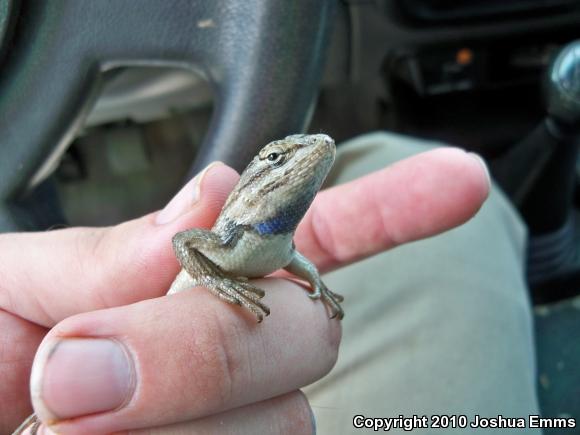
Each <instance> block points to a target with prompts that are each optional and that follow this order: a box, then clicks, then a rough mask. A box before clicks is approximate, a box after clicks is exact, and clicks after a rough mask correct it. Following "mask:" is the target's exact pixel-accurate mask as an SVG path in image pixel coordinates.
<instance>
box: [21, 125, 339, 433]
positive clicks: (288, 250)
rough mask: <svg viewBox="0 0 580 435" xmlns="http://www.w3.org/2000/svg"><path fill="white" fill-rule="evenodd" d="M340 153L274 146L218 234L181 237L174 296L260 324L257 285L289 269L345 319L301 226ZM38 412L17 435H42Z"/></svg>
mask: <svg viewBox="0 0 580 435" xmlns="http://www.w3.org/2000/svg"><path fill="white" fill-rule="evenodd" d="M335 153H336V146H335V144H334V140H333V139H332V138H330V136H327V135H325V134H316V135H304V134H298V135H291V136H287V137H285V138H284V139H281V140H276V141H273V142H270V143H269V144H267V145H266V146H265V147H264V148H262V149H261V150H260V152H259V153H258V154H257V155H256V156H255V157H254V159H253V160H252V161H251V162H250V164H249V165H248V166H247V168H246V169H245V170H244V171H243V172H242V174H241V176H240V180H239V181H238V184H237V185H236V186H235V187H234V189H233V190H232V192H231V193H230V195H229V196H228V198H227V199H226V202H225V204H224V206H223V208H222V210H221V212H220V214H219V216H218V218H217V220H216V222H215V224H214V225H213V227H212V228H211V230H205V229H200V228H193V229H190V230H186V231H182V232H179V233H177V234H176V235H175V236H174V237H173V239H172V244H173V249H174V251H175V255H176V257H177V259H178V261H179V263H180V264H181V267H182V268H181V271H180V272H179V273H178V274H177V276H176V278H175V280H174V281H173V283H172V284H171V286H170V288H169V291H168V292H167V294H174V293H178V292H180V291H184V290H187V289H191V288H192V287H196V286H202V287H205V288H207V289H208V290H209V291H210V292H212V293H214V294H215V295H216V296H218V297H219V298H221V299H223V300H225V301H226V302H229V303H231V304H235V305H241V306H243V307H245V308H247V309H248V310H249V311H251V312H252V313H253V314H254V315H255V316H256V319H257V321H258V322H262V320H263V318H264V316H268V315H269V314H270V309H269V308H268V307H267V306H266V305H264V304H263V303H262V302H261V299H262V297H264V295H265V292H264V290H262V289H260V288H258V287H256V286H254V285H253V284H252V283H250V282H249V279H250V278H258V277H263V276H265V275H268V274H270V273H272V272H275V271H276V270H278V269H286V270H287V271H288V272H290V273H292V274H293V275H295V276H297V277H299V278H303V279H305V280H306V281H308V282H309V283H310V285H311V287H312V290H313V291H312V292H311V293H309V294H308V295H309V297H310V298H312V299H322V300H324V301H325V302H326V303H327V304H328V306H329V308H330V311H331V318H335V317H336V318H338V319H342V318H343V316H344V311H343V309H342V307H341V306H340V302H342V301H343V297H342V296H341V295H339V294H337V293H334V292H332V291H330V290H329V289H328V288H327V287H326V285H325V284H324V283H323V282H322V279H321V278H320V274H319V272H318V270H317V268H316V266H315V265H314V264H313V263H312V262H311V261H310V260H308V259H307V258H306V257H305V256H304V255H302V254H301V253H300V252H298V251H297V250H296V246H295V245H294V242H293V237H294V232H295V230H296V227H297V226H298V224H299V223H300V221H301V220H302V218H303V217H304V215H305V213H306V211H307V210H308V208H309V207H310V204H311V203H312V201H313V200H314V197H315V196H316V194H317V193H318V191H319V190H320V187H321V186H322V183H323V181H324V179H325V178H326V176H327V175H328V172H329V170H330V167H331V166H332V163H333V162H334V156H335ZM39 427H40V421H39V420H38V418H37V417H36V414H32V415H31V416H30V417H28V418H27V419H26V420H25V421H24V422H23V423H22V424H21V426H20V427H19V428H18V429H17V430H16V431H15V432H14V433H13V435H18V434H21V433H23V432H24V431H25V430H26V429H30V434H31V435H35V434H36V433H37V431H38V428H39Z"/></svg>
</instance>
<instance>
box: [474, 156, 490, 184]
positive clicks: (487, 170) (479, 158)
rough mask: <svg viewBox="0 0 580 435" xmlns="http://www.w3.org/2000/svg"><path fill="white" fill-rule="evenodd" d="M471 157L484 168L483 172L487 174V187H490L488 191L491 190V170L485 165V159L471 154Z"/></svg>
mask: <svg viewBox="0 0 580 435" xmlns="http://www.w3.org/2000/svg"><path fill="white" fill-rule="evenodd" d="M469 155H470V156H471V157H473V158H474V159H475V160H477V162H478V163H479V164H480V165H481V167H482V168H483V172H484V173H485V177H486V179H487V187H488V189H491V176H490V175H489V169H488V168H487V163H485V160H483V157H481V156H480V155H479V154H476V153H469Z"/></svg>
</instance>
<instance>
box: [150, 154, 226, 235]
mask: <svg viewBox="0 0 580 435" xmlns="http://www.w3.org/2000/svg"><path fill="white" fill-rule="evenodd" d="M219 165H223V163H222V162H212V163H210V164H209V165H207V166H206V167H205V169H203V170H202V171H201V172H200V173H199V174H197V175H196V176H195V177H193V178H192V179H191V180H190V181H189V182H188V183H187V184H186V185H185V186H183V187H182V188H181V190H180V191H179V192H177V194H176V195H175V196H174V197H173V199H172V200H171V201H169V203H168V204H167V205H166V206H165V208H164V209H163V210H161V211H160V212H159V213H158V214H157V217H156V218H155V223H157V224H158V225H163V224H167V223H169V222H171V221H174V220H175V219H177V218H178V217H180V216H181V215H183V214H184V213H186V212H187V211H189V210H190V209H191V207H193V206H194V205H195V204H196V203H197V201H199V198H200V193H201V189H200V187H201V182H202V180H203V178H204V177H205V176H206V175H207V173H208V172H209V170H210V169H211V168H214V167H216V166H219Z"/></svg>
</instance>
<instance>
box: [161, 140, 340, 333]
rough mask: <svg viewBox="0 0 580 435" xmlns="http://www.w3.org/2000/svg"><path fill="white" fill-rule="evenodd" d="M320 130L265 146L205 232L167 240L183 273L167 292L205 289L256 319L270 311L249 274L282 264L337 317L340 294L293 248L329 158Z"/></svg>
mask: <svg viewBox="0 0 580 435" xmlns="http://www.w3.org/2000/svg"><path fill="white" fill-rule="evenodd" d="M335 150H336V147H335V145H334V141H333V140H332V139H331V138H330V137H329V136H327V135H325V134H316V135H293V136H288V137H286V138H284V139H282V140H277V141H274V142H271V143H269V144H268V145H266V146H265V147H264V148H263V149H262V150H261V151H260V152H259V153H258V155H257V156H256V157H254V159H253V160H252V161H251V162H250V164H249V165H248V167H247V168H246V169H245V171H244V172H243V173H242V175H241V177H240V181H239V182H238V184H237V185H236V187H235V188H234V190H233V191H232V193H231V194H230V196H229V197H228V199H227V200H226V203H225V205H224V207H223V209H222V211H221V213H220V215H219V217H218V219H217V221H216V223H215V225H214V226H213V228H212V229H211V231H208V230H202V229H192V230H188V231H183V232H181V233H178V234H176V235H175V237H174V238H173V248H174V250H175V255H176V256H177V259H178V260H179V262H180V264H181V266H182V270H181V272H180V273H179V274H178V275H177V277H176V279H175V281H174V282H173V284H172V285H171V288H170V289H169V292H168V294H172V293H177V292H179V291H183V290H185V289H187V288H191V287H194V286H203V287H206V288H207V289H208V290H209V291H211V292H212V293H213V294H215V295H216V296H218V297H219V298H221V299H223V300H225V301H226V302H229V303H232V304H237V305H241V306H243V307H245V308H247V309H248V310H250V311H251V312H252V313H253V314H254V315H255V316H256V319H257V320H258V322H261V321H262V320H263V318H264V316H267V315H269V314H270V310H269V308H268V307H267V306H265V305H264V304H263V303H262V302H261V301H260V299H261V298H262V297H263V296H264V291H263V290H261V289H259V288H257V287H255V286H254V285H253V284H251V283H249V282H248V278H258V277H263V276H265V275H268V274H270V273H272V272H274V271H276V270H278V269H282V268H284V269H286V270H287V271H289V272H291V273H293V274H294V275H296V276H298V277H300V278H304V279H306V280H307V281H308V282H309V283H310V285H311V286H312V289H313V292H312V293H310V295H309V296H310V297H311V298H313V299H319V298H322V300H324V301H325V302H326V303H327V304H328V306H329V307H330V310H331V317H332V318H334V317H337V318H339V319H342V317H343V316H344V312H343V310H342V308H341V306H340V302H342V300H343V298H342V296H340V295H338V294H336V293H333V292H331V291H330V290H328V288H327V287H326V286H325V285H324V283H323V282H322V280H321V279H320V275H319V273H318V270H317V269H316V266H314V264H312V263H311V262H310V261H309V260H308V259H307V258H306V257H304V256H303V255H302V254H300V253H299V252H298V251H297V250H296V249H295V247H294V243H293V242H292V237H293V236H294V232H295V230H296V227H297V226H298V223H299V222H300V220H301V219H302V217H303V216H304V214H305V213H306V211H307V210H308V207H309V206H310V204H311V203H312V201H313V200H314V197H315V196H316V193H317V192H318V190H319V189H320V186H321V185H322V182H323V181H324V179H325V178H326V175H327V174H328V171H329V170H330V167H331V166H332V163H333V161H334V155H335Z"/></svg>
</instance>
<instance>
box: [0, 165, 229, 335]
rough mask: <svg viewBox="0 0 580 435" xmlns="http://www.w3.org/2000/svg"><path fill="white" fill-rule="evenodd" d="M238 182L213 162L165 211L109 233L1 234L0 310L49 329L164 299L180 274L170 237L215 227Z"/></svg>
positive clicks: (72, 230) (73, 230)
mask: <svg viewBox="0 0 580 435" xmlns="http://www.w3.org/2000/svg"><path fill="white" fill-rule="evenodd" d="M238 178H239V177H238V174H237V173H236V172H235V171H234V170H233V169H231V168H229V167H228V166H226V165H224V164H222V163H213V164H211V165H209V166H208V167H207V168H206V169H205V170H203V171H202V172H201V173H200V174H198V175H197V176H196V177H195V178H194V179H192V180H191V181H190V182H189V183H187V184H186V185H185V186H184V187H183V188H182V189H181V191H180V192H179V193H178V194H177V195H176V196H175V197H174V198H173V199H172V200H171V201H170V202H169V203H168V204H167V206H166V207H165V208H164V209H163V210H162V211H160V212H155V213H151V214H149V215H146V216H144V217H141V218H138V219H135V220H132V221H128V222H125V223H122V224H119V225H116V226H113V227H107V228H68V229H64V230H57V231H50V232H42V233H40V232H39V233H13V234H3V235H0V277H1V278H0V309H3V310H6V311H9V312H11V313H14V314H17V315H19V316H20V317H23V318H25V319H28V320H30V321H32V322H35V323H37V324H40V325H42V326H46V327H51V326H53V325H54V324H56V323H58V322H59V321H60V320H62V319H64V318H66V317H69V316H71V315H73V314H77V313H81V312H86V311H93V310H97V309H101V308H107V307H113V306H117V305H125V304H130V303H133V302H136V301H139V300H142V299H149V298H154V297H157V296H161V295H164V294H165V293H166V292H167V290H168V288H169V285H170V284H171V281H172V279H173V278H174V277H175V275H176V273H177V270H178V268H179V265H178V263H177V260H176V259H175V257H174V255H173V250H172V248H171V238H172V237H173V235H174V234H175V233H177V232H178V231H182V230H184V229H186V228H191V227H200V228H208V227H210V226H211V225H212V224H213V222H214V221H215V219H216V218H217V216H218V214H219V212H220V210H221V207H222V205H223V203H224V201H225V199H226V197H227V195H228V194H229V192H230V191H231V189H232V188H233V187H234V185H235V183H236V182H237V180H238Z"/></svg>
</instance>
